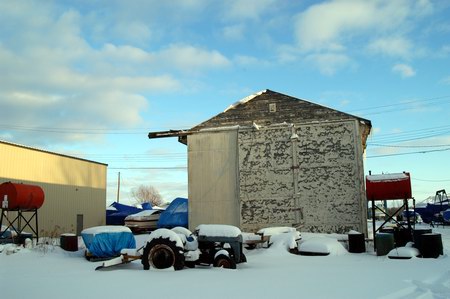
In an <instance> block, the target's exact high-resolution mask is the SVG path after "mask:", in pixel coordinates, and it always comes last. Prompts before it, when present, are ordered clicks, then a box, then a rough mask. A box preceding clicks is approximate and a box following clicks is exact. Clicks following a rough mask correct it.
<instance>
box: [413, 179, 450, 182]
mask: <svg viewBox="0 0 450 299" xmlns="http://www.w3.org/2000/svg"><path fill="white" fill-rule="evenodd" d="M411 179H412V180H415V181H420V182H436V183H438V182H450V179H443V180H424V179H416V178H411Z"/></svg>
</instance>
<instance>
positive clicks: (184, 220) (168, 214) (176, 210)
mask: <svg viewBox="0 0 450 299" xmlns="http://www.w3.org/2000/svg"><path fill="white" fill-rule="evenodd" d="M176 226H182V227H186V228H187V227H188V199H187V198H182V197H177V198H175V199H174V200H173V201H172V202H171V203H170V205H169V206H168V207H167V209H166V210H165V211H164V212H162V213H161V215H160V216H159V221H158V228H173V227H176Z"/></svg>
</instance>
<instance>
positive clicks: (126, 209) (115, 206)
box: [106, 202, 152, 225]
mask: <svg viewBox="0 0 450 299" xmlns="http://www.w3.org/2000/svg"><path fill="white" fill-rule="evenodd" d="M142 207H143V209H140V208H136V207H133V206H128V205H124V204H121V203H118V202H113V203H112V204H111V205H110V206H109V209H107V210H106V224H107V225H124V223H125V218H126V217H127V216H128V215H132V214H136V213H139V212H142V211H144V210H151V209H152V205H151V204H143V205H142Z"/></svg>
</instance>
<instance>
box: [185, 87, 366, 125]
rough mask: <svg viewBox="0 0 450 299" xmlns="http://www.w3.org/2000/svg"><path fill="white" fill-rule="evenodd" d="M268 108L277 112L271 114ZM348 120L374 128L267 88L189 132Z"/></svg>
mask: <svg viewBox="0 0 450 299" xmlns="http://www.w3.org/2000/svg"><path fill="white" fill-rule="evenodd" d="M269 105H272V106H271V107H273V108H272V109H275V111H273V110H272V112H271V111H270V107H269ZM347 119H356V120H359V121H360V122H361V124H363V125H365V126H368V127H369V130H370V128H371V127H372V124H371V122H370V120H367V119H364V118H361V117H357V116H354V115H351V114H348V113H344V112H341V111H338V110H335V109H331V108H328V107H325V106H322V105H318V104H314V103H311V102H308V101H305V100H302V99H298V98H294V97H292V96H288V95H285V94H282V93H279V92H275V91H272V90H268V89H266V90H263V91H260V92H258V93H255V94H253V95H250V96H247V97H245V98H243V99H242V100H240V101H238V102H236V103H234V104H232V105H231V106H229V107H228V108H227V109H225V111H224V112H222V113H219V114H217V115H216V116H214V117H212V118H210V119H208V120H206V121H204V122H202V123H200V124H199V125H197V126H195V127H193V128H191V129H190V131H198V130H201V129H205V128H215V127H223V126H236V125H240V126H251V125H252V124H253V122H255V123H256V124H258V125H263V126H265V125H270V124H277V123H283V122H286V123H309V122H312V121H314V122H317V121H333V120H347Z"/></svg>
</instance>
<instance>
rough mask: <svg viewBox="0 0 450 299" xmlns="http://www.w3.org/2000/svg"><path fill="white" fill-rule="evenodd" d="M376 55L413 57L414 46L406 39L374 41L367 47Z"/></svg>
mask: <svg viewBox="0 0 450 299" xmlns="http://www.w3.org/2000/svg"><path fill="white" fill-rule="evenodd" d="M367 48H368V50H369V51H370V52H372V53H375V54H383V55H388V56H396V57H403V58H408V57H409V56H411V55H412V50H413V48H414V47H413V44H412V42H411V41H410V40H408V39H406V38H405V37H401V36H400V37H384V38H378V39H376V40H373V41H372V42H370V43H369V45H368V46H367Z"/></svg>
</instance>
